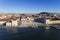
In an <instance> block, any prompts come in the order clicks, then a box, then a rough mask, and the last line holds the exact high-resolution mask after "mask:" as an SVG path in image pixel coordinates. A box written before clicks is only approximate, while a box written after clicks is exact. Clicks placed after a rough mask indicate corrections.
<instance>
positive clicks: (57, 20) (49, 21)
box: [46, 18, 60, 24]
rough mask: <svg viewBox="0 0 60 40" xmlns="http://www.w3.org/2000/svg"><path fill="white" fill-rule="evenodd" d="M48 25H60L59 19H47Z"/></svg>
mask: <svg viewBox="0 0 60 40" xmlns="http://www.w3.org/2000/svg"><path fill="white" fill-rule="evenodd" d="M46 24H60V19H59V18H47V19H46Z"/></svg>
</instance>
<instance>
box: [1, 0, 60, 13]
mask: <svg viewBox="0 0 60 40" xmlns="http://www.w3.org/2000/svg"><path fill="white" fill-rule="evenodd" d="M0 12H7V13H10V12H11V13H39V12H58V13H60V0H0Z"/></svg>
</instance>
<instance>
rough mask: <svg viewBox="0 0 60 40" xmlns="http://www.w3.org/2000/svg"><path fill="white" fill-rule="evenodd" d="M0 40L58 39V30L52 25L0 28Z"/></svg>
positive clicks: (59, 37)
mask: <svg viewBox="0 0 60 40" xmlns="http://www.w3.org/2000/svg"><path fill="white" fill-rule="evenodd" d="M0 40H60V30H57V29H55V28H53V27H50V29H45V27H38V28H31V27H29V28H5V27H4V28H0Z"/></svg>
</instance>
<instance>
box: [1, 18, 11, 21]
mask: <svg viewBox="0 0 60 40" xmlns="http://www.w3.org/2000/svg"><path fill="white" fill-rule="evenodd" d="M0 21H11V19H7V18H5V19H0Z"/></svg>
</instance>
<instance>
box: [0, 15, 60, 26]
mask: <svg viewBox="0 0 60 40" xmlns="http://www.w3.org/2000/svg"><path fill="white" fill-rule="evenodd" d="M54 16H55V17H46V15H43V16H42V15H17V14H16V15H6V14H5V15H3V16H0V25H4V26H19V25H20V22H21V21H30V22H40V23H43V24H60V18H59V17H56V14H55V15H54Z"/></svg>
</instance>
